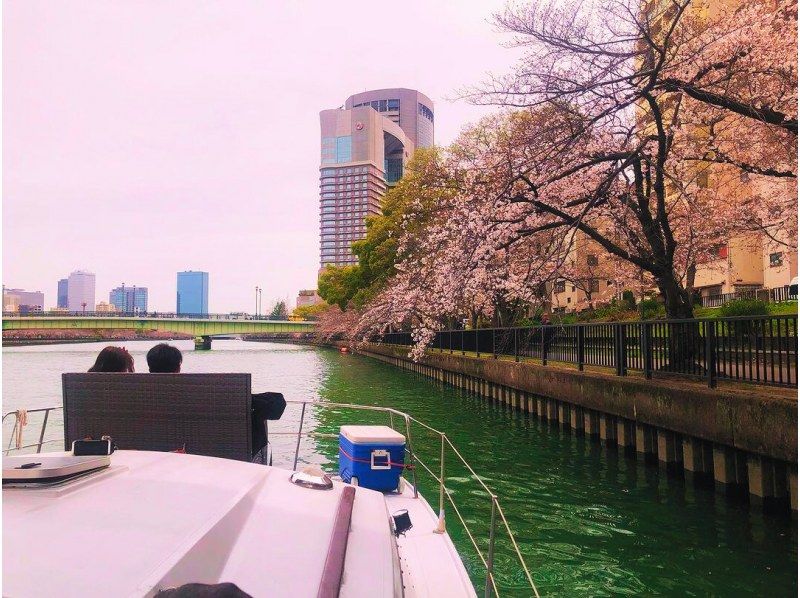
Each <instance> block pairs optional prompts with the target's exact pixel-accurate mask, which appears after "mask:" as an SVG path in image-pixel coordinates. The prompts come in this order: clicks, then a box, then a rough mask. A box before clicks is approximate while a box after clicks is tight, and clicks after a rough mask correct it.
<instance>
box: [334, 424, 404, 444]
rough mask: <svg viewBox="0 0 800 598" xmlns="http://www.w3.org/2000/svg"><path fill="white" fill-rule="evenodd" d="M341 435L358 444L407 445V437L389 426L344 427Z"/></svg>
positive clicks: (340, 430) (341, 429)
mask: <svg viewBox="0 0 800 598" xmlns="http://www.w3.org/2000/svg"><path fill="white" fill-rule="evenodd" d="M339 433H340V434H341V435H342V436H344V437H345V438H347V439H348V440H349V441H350V442H353V443H356V444H367V443H370V444H372V443H375V444H389V445H393V444H405V442H406V437H405V436H403V435H402V434H401V433H400V432H395V431H394V430H392V429H391V428H390V427H389V426H342V427H341V428H339Z"/></svg>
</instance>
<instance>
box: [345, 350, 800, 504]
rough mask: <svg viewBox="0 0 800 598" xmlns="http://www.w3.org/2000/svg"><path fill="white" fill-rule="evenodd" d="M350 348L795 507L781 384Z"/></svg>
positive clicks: (754, 498) (756, 499) (793, 426)
mask: <svg viewBox="0 0 800 598" xmlns="http://www.w3.org/2000/svg"><path fill="white" fill-rule="evenodd" d="M358 352H359V353H362V354H365V355H368V356H371V357H374V358H377V359H380V360H382V361H385V362H388V363H392V364H393V365H396V366H399V367H402V368H404V369H409V370H412V371H416V372H419V373H422V374H424V375H427V376H430V377H433V378H436V379H438V380H441V381H443V382H446V383H449V384H453V385H455V386H457V387H460V388H464V389H466V390H468V391H470V392H474V393H476V394H479V395H481V396H483V397H486V398H488V399H490V400H496V401H500V402H503V403H506V404H508V405H509V406H511V407H514V408H516V409H521V410H523V411H526V412H528V413H530V414H531V415H532V416H534V415H535V416H536V417H540V418H542V419H546V420H550V421H553V422H558V423H559V424H560V425H563V426H564V427H567V428H570V429H572V430H573V431H574V432H575V433H576V434H582V435H587V436H589V437H592V438H596V439H597V440H598V441H601V442H604V443H605V444H607V445H609V446H614V447H617V448H620V449H625V450H627V451H629V452H631V453H632V454H636V455H639V456H640V457H642V458H646V459H652V460H653V461H656V460H657V461H658V462H659V463H661V464H662V465H663V466H664V468H665V469H666V470H667V471H671V472H673V473H677V472H680V473H686V474H687V476H688V477H691V478H693V479H694V480H695V481H697V482H700V483H703V482H708V483H711V482H715V483H716V486H717V487H718V488H719V489H720V490H721V491H724V492H726V493H728V494H730V493H734V494H735V493H742V494H745V495H747V494H749V495H750V501H751V503H756V504H759V503H763V504H765V505H766V504H770V505H778V506H781V505H788V504H791V506H792V508H794V509H795V510H796V509H797V399H796V397H795V396H792V393H791V392H787V391H786V390H784V389H775V388H770V387H758V386H754V387H753V388H752V389H739V388H730V389H728V388H721V389H719V388H718V389H709V388H708V387H706V386H704V385H703V384H702V383H694V382H692V381H686V380H645V379H644V378H637V377H618V376H614V375H609V374H604V373H600V372H586V371H584V372H579V371H577V370H569V369H565V368H558V367H554V366H542V365H537V364H533V363H530V362H525V363H516V362H514V361H509V360H502V359H491V358H484V359H479V358H474V357H466V356H462V355H458V354H455V355H450V354H447V353H436V352H431V353H429V354H428V355H427V356H426V357H425V358H424V359H423V360H422V361H421V362H419V363H415V362H413V361H411V360H410V359H409V358H408V357H407V348H406V347H396V346H387V345H377V344H367V345H364V346H361V347H359V349H358Z"/></svg>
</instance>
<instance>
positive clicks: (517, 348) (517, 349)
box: [514, 328, 519, 363]
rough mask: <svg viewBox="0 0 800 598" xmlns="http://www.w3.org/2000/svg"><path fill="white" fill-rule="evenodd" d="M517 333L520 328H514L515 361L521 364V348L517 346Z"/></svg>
mask: <svg viewBox="0 0 800 598" xmlns="http://www.w3.org/2000/svg"><path fill="white" fill-rule="evenodd" d="M517 332H519V329H518V328H514V361H516V362H517V363H519V347H518V346H517Z"/></svg>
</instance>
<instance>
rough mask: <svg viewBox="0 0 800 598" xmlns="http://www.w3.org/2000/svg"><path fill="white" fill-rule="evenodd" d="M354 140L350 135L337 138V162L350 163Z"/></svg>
mask: <svg viewBox="0 0 800 598" xmlns="http://www.w3.org/2000/svg"><path fill="white" fill-rule="evenodd" d="M352 142H353V138H352V137H351V136H350V135H345V136H344V137H337V138H336V161H337V162H339V163H341V162H350V160H351V158H352V155H353V153H352V150H353V143H352Z"/></svg>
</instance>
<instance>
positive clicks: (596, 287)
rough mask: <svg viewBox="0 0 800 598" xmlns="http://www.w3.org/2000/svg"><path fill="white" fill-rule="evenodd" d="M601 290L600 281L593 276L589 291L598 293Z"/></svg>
mask: <svg viewBox="0 0 800 598" xmlns="http://www.w3.org/2000/svg"><path fill="white" fill-rule="evenodd" d="M599 291H600V281H599V280H597V279H596V278H592V279H591V280H590V281H589V292H590V293H597V292H599Z"/></svg>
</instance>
